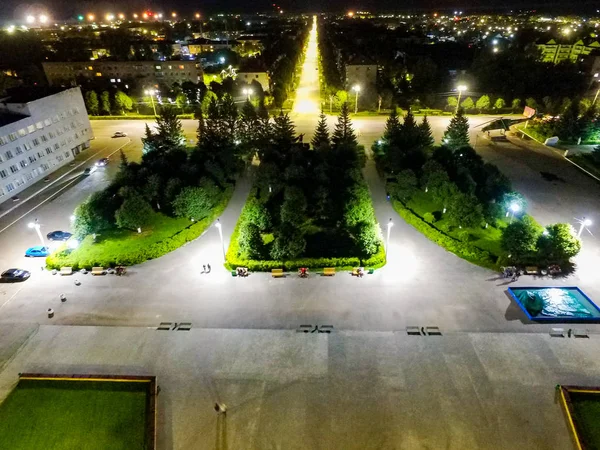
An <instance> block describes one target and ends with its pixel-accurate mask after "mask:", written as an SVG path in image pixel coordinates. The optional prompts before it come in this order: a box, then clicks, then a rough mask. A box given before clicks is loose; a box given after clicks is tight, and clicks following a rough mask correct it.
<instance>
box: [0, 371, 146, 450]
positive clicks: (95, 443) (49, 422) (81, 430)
mask: <svg viewBox="0 0 600 450" xmlns="http://www.w3.org/2000/svg"><path fill="white" fill-rule="evenodd" d="M147 396H148V383H140V382H107V381H77V380H69V381H56V380H27V379H21V380H20V381H19V384H18V385H17V387H16V388H15V389H14V390H13V391H12V392H11V393H10V394H9V395H8V397H7V398H6V400H4V402H2V403H1V404H0V449H11V450H38V449H39V450H67V449H69V450H72V449H78V450H107V449H110V450H120V449H122V450H137V449H139V450H145V449H146V448H147V442H146V440H147V432H146V431H147V430H146V424H147V414H148V413H147Z"/></svg>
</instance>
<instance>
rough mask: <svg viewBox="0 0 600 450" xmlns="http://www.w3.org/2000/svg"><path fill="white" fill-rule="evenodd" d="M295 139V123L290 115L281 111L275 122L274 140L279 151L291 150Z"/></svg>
mask: <svg viewBox="0 0 600 450" xmlns="http://www.w3.org/2000/svg"><path fill="white" fill-rule="evenodd" d="M295 141H296V132H295V127H294V124H293V123H292V120H291V119H290V117H289V116H288V115H287V114H284V113H283V111H281V112H280V113H279V115H278V116H277V117H275V122H274V123H273V142H274V144H275V146H276V147H277V148H278V150H279V151H285V150H289V149H290V148H291V146H292V144H293V143H294V142H295Z"/></svg>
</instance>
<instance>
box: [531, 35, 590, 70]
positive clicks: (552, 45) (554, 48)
mask: <svg viewBox="0 0 600 450" xmlns="http://www.w3.org/2000/svg"><path fill="white" fill-rule="evenodd" d="M537 48H538V49H539V50H540V51H541V52H542V56H541V59H542V61H543V62H551V63H554V64H558V63H560V62H563V61H571V62H577V60H578V59H579V58H581V57H582V56H587V55H589V54H591V53H592V52H597V51H598V50H599V49H600V43H598V41H590V42H588V43H584V42H583V41H582V40H579V41H577V42H575V43H574V44H559V43H557V42H556V41H555V40H554V39H550V40H549V41H548V42H546V43H545V44H537Z"/></svg>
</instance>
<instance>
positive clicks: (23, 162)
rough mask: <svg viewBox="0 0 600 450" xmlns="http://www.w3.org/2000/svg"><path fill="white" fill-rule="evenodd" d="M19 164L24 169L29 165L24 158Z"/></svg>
mask: <svg viewBox="0 0 600 450" xmlns="http://www.w3.org/2000/svg"><path fill="white" fill-rule="evenodd" d="M19 165H20V166H21V168H22V169H24V168H25V167H27V161H25V160H23V161H21V162H20V163H19Z"/></svg>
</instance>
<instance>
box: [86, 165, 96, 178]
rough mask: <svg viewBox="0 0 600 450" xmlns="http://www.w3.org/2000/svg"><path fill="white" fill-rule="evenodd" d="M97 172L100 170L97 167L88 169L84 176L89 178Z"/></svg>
mask: <svg viewBox="0 0 600 450" xmlns="http://www.w3.org/2000/svg"><path fill="white" fill-rule="evenodd" d="M96 170H98V168H97V167H96V166H92V167H88V168H87V169H85V170H84V171H83V174H84V175H85V176H88V175H91V174H93V173H94V172H95V171H96Z"/></svg>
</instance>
